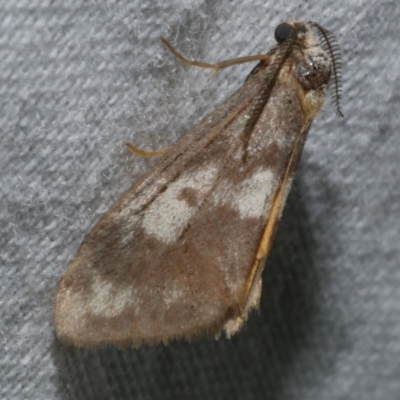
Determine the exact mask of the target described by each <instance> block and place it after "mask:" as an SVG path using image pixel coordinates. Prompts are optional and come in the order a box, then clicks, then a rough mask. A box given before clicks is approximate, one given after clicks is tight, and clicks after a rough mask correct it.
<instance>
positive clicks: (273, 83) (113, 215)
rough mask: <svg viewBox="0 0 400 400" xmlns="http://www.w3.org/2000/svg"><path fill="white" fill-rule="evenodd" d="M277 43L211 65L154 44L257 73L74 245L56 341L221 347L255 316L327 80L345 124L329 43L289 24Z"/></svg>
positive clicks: (333, 45) (336, 59) (333, 47)
mask: <svg viewBox="0 0 400 400" xmlns="http://www.w3.org/2000/svg"><path fill="white" fill-rule="evenodd" d="M312 28H314V29H315V30H316V31H317V33H318V35H319V37H320V40H321V45H320V44H319V43H318V41H317V40H316V38H315V36H314V34H313V32H312ZM275 38H276V40H277V42H278V43H277V45H275V47H273V48H272V49H271V50H270V51H269V52H268V53H267V54H261V55H257V56H250V57H243V58H239V59H236V60H231V61H225V62H221V63H218V64H207V63H203V62H199V61H189V60H187V59H185V58H184V57H183V56H181V55H180V54H179V53H177V52H176V51H175V50H174V49H173V48H172V46H171V45H170V44H169V43H168V42H166V40H165V39H163V41H164V43H165V44H166V45H167V47H168V48H169V49H170V50H171V51H172V53H173V54H174V55H175V56H177V57H178V58H179V59H180V60H182V61H183V62H184V63H186V64H189V65H197V66H200V67H204V68H213V69H214V70H215V71H217V70H218V69H220V68H225V67H227V66H229V65H234V64H238V63H242V62H248V61H254V60H259V63H258V65H257V66H256V67H255V68H254V69H253V71H252V72H251V73H250V75H249V76H248V78H247V80H246V81H245V83H244V84H243V86H242V87H241V88H240V89H238V90H237V91H236V92H235V93H234V94H232V95H231V96H230V97H229V98H228V99H227V100H225V101H224V102H223V103H222V104H220V105H219V106H218V107H217V108H216V109H215V110H214V111H212V112H211V113H210V114H209V115H207V116H206V117H204V118H203V119H202V120H201V121H200V122H199V123H198V124H197V125H195V126H194V127H193V128H192V129H191V130H190V131H189V133H188V134H187V135H186V136H184V137H183V138H182V139H181V140H180V141H179V142H178V143H177V144H176V145H175V146H174V147H172V148H170V149H168V151H167V152H166V154H165V155H164V156H163V158H162V159H161V160H160V161H159V162H158V164H156V165H155V166H154V167H153V168H152V169H151V170H150V171H149V172H148V173H147V174H146V175H145V176H144V177H143V178H142V179H141V180H140V181H139V182H138V183H137V184H136V185H134V186H133V187H132V188H131V189H129V190H128V191H127V192H126V193H125V194H124V195H123V196H122V198H121V199H120V200H119V201H118V202H117V203H116V204H115V205H114V206H113V207H112V208H111V209H110V210H109V211H108V212H107V214H106V215H104V216H103V218H102V219H101V220H100V221H99V222H98V223H97V225H96V226H95V228H94V229H93V230H92V231H91V233H90V234H89V235H88V236H87V237H86V239H85V240H84V241H83V243H82V245H81V247H80V249H79V251H78V253H77V255H76V257H75V259H74V260H73V262H72V264H71V265H70V266H69V268H68V270H67V272H66V273H65V275H64V277H63V278H62V280H61V282H60V284H59V287H58V292H57V296H56V304H55V321H56V328H57V334H58V337H59V338H61V339H63V340H66V341H67V342H70V343H73V344H75V345H77V346H94V345H98V344H101V343H113V344H116V345H125V344H133V345H134V346H140V345H141V344H143V343H146V344H153V343H157V342H164V343H167V342H169V341H171V340H172V339H175V338H186V339H190V338H193V337H197V336H199V335H202V334H206V335H212V336H215V337H218V336H219V335H220V333H221V331H222V330H224V331H225V332H226V335H227V336H228V337H230V336H231V335H233V334H234V333H236V332H237V331H238V330H239V329H240V328H241V326H242V324H243V322H244V321H245V320H246V318H247V315H248V313H249V311H250V310H251V309H254V308H257V307H258V305H259V301H260V295H261V273H262V271H263V268H264V262H265V259H266V257H267V255H268V253H269V250H270V248H271V243H272V240H273V237H274V235H275V232H276V230H277V226H278V222H279V219H280V217H281V214H282V209H283V206H284V204H285V201H286V196H287V194H288V191H289V189H290V186H291V182H292V179H293V175H294V173H295V171H296V169H297V164H298V162H299V159H300V155H301V152H302V149H303V145H304V142H305V140H306V136H307V133H308V130H309V128H310V125H311V122H312V120H313V118H314V117H315V115H316V114H317V112H318V111H319V109H320V107H321V105H322V103H323V102H324V99H325V97H326V91H327V88H328V82H329V80H330V79H331V80H332V83H333V85H331V87H332V90H333V100H334V103H335V106H336V111H337V113H338V114H339V115H342V112H341V109H340V104H339V102H340V97H341V88H340V84H341V81H340V80H341V77H340V70H341V63H340V53H339V47H338V44H337V41H336V39H335V37H334V36H333V34H332V33H331V32H329V31H327V30H326V29H324V28H323V27H321V26H320V25H318V24H317V23H315V22H307V23H304V22H300V21H295V20H289V21H287V22H285V23H282V24H280V25H279V26H278V27H277V28H276V31H275ZM324 49H326V51H325V50H324ZM131 147H132V148H133V146H131ZM133 150H135V148H133ZM138 152H140V151H138ZM142 153H143V152H142ZM155 153H156V154H158V153H157V152H155Z"/></svg>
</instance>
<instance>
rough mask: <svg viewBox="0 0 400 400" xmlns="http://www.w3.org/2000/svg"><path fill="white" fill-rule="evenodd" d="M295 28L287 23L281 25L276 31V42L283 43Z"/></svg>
mask: <svg viewBox="0 0 400 400" xmlns="http://www.w3.org/2000/svg"><path fill="white" fill-rule="evenodd" d="M292 31H293V26H292V25H290V24H288V23H287V22H283V23H282V24H279V25H278V26H277V27H276V29H275V40H276V41H277V42H278V43H283V42H284V41H285V40H286V39H287V38H288V37H289V36H290V34H291V33H292Z"/></svg>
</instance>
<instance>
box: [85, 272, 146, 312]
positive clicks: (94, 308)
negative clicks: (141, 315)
mask: <svg viewBox="0 0 400 400" xmlns="http://www.w3.org/2000/svg"><path fill="white" fill-rule="evenodd" d="M133 295H134V293H133V285H132V286H131V287H129V288H121V287H118V288H116V287H115V286H114V284H113V283H112V282H111V281H108V280H104V279H102V278H100V277H99V276H95V277H94V282H93V283H92V296H90V301H89V303H88V308H89V309H90V311H91V312H92V313H93V314H95V315H98V316H102V317H106V318H111V317H116V316H117V315H119V314H121V313H122V312H123V311H124V309H125V308H126V307H127V306H132V305H133V304H132V303H133V302H135V299H134V296H133ZM136 306H138V304H136ZM134 308H136V307H134ZM136 311H137V310H136Z"/></svg>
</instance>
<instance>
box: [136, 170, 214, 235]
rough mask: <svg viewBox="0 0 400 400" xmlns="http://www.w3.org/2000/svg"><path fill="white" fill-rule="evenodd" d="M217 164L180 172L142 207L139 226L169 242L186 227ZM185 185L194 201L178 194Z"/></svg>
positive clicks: (209, 186)
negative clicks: (192, 194)
mask: <svg viewBox="0 0 400 400" xmlns="http://www.w3.org/2000/svg"><path fill="white" fill-rule="evenodd" d="M217 172H218V168H217V167H216V166H214V165H208V166H204V167H202V168H200V169H198V170H196V171H194V172H192V173H183V174H182V175H181V176H180V177H179V178H178V179H177V180H176V181H175V182H172V183H171V184H170V185H169V186H168V188H167V189H166V190H165V192H163V193H162V194H160V195H159V196H158V197H157V198H156V199H155V200H154V202H153V203H152V204H151V205H150V206H149V207H148V208H146V211H145V214H144V216H143V220H142V227H143V228H144V230H145V231H146V233H147V234H149V235H152V236H154V237H156V238H157V239H159V240H161V241H163V242H165V243H173V242H174V241H175V240H176V239H178V237H179V236H180V235H181V233H182V231H183V230H184V229H185V228H186V226H187V224H188V222H189V220H190V219H191V218H192V216H193V215H194V214H195V213H196V211H197V209H198V207H199V205H200V204H201V203H202V202H203V201H204V199H205V198H206V197H207V195H208V193H209V191H210V189H211V188H212V184H213V182H214V180H215V178H216V176H217ZM185 189H193V190H194V191H195V192H196V204H193V205H192V204H190V203H189V202H188V201H187V200H186V199H185V198H183V197H182V192H183V191H184V190H185Z"/></svg>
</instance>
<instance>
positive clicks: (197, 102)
mask: <svg viewBox="0 0 400 400" xmlns="http://www.w3.org/2000/svg"><path fill="white" fill-rule="evenodd" d="M289 17H296V18H298V19H304V20H315V21H317V22H319V23H320V24H321V25H323V26H324V27H326V28H327V29H330V30H332V31H333V32H334V33H335V34H336V36H337V38H338V40H339V43H340V44H341V48H342V53H343V83H344V84H343V110H344V113H345V118H344V119H339V118H338V117H336V115H335V112H334V109H333V107H332V106H331V105H330V104H329V101H328V102H327V103H326V104H325V106H324V108H323V110H322V112H321V113H320V114H319V116H318V117H317V119H316V121H315V123H314V124H313V127H312V129H311V132H310V135H309V139H308V142H307V144H306V148H305V151H304V154H303V157H302V161H301V165H300V168H299V171H298V174H297V177H296V180H295V182H294V187H293V190H292V192H291V194H290V196H289V199H288V203H287V206H286V209H285V212H284V216H283V220H282V222H281V226H280V228H279V233H278V235H277V238H276V240H275V243H274V246H273V251H272V254H271V256H270V258H269V259H268V262H267V267H266V270H265V271H264V285H263V295H262V300H261V308H260V311H259V312H258V313H253V314H252V315H251V316H250V318H249V320H248V323H247V324H246V325H245V326H244V328H243V330H242V331H241V332H240V333H239V334H238V335H236V336H235V337H234V338H232V339H230V340H227V339H225V338H222V339H220V340H219V341H213V340H206V339H203V340H198V341H195V342H192V343H188V342H183V341H178V342H175V343H172V344H171V345H170V346H169V347H165V346H163V345H158V346H154V347H145V348H141V349H139V350H135V349H131V348H128V349H124V350H120V349H116V348H113V347H107V348H102V349H98V350H91V351H88V350H82V349H76V348H73V347H70V346H66V345H64V344H62V343H59V342H58V341H57V340H56V339H55V335H54V323H53V319H52V307H53V300H54V295H55V291H56V285H57V282H58V281H59V279H60V277H61V275H62V273H63V272H64V271H65V270H66V268H67V266H68V263H69V262H70V261H71V260H72V258H73V256H74V254H75V252H76V250H77V248H78V246H79V244H80V242H81V241H82V239H83V238H84V236H85V234H87V233H88V232H89V231H90V229H91V227H93V225H94V224H95V222H96V221H97V220H98V219H99V217H100V216H101V215H102V214H103V213H104V212H105V211H106V210H107V209H108V208H109V206H110V205H111V204H112V203H114V202H115V201H116V200H117V199H118V198H119V196H120V195H121V194H122V193H123V192H124V191H125V190H126V189H127V188H128V187H130V186H131V185H132V183H133V182H134V181H135V180H136V179H137V178H138V177H139V176H140V175H142V174H143V173H144V172H145V171H146V169H148V167H149V166H150V165H151V164H152V163H153V162H154V161H152V160H144V159H141V158H140V157H138V156H135V155H132V154H130V153H129V152H128V151H127V149H126V148H125V146H124V143H125V142H127V141H131V142H133V143H134V144H135V145H137V146H139V147H142V148H147V149H158V148H160V147H163V146H166V145H169V144H173V143H174V142H175V141H176V140H177V139H178V138H180V137H181V136H182V135H183V134H184V133H185V131H187V130H188V129H189V128H190V127H191V126H192V125H193V124H194V123H195V122H196V121H198V120H199V118H200V117H202V116H203V115H205V113H207V112H209V111H211V110H212V109H213V108H214V107H215V105H216V104H218V103H219V102H220V101H222V100H223V99H224V98H225V97H227V95H228V94H230V93H231V92H232V91H233V90H235V89H236V88H237V87H238V86H240V84H241V83H242V81H243V80H244V78H245V76H246V74H247V73H248V72H249V71H250V70H251V69H252V67H253V64H251V65H243V66H237V67H232V68H229V69H228V70H226V71H222V72H220V73H219V74H218V75H217V76H216V77H215V78H214V79H213V80H212V81H211V82H210V83H208V82H207V79H208V77H209V72H207V71H204V70H201V69H198V68H187V67H184V66H182V65H181V64H180V63H179V62H178V61H177V60H176V59H174V58H173V57H172V56H171V55H170V54H169V53H168V52H167V50H166V49H165V48H164V47H163V46H162V45H161V43H160V42H159V40H158V37H159V36H160V35H164V36H166V37H167V38H169V39H170V40H171V41H172V42H173V43H174V45H175V46H176V47H177V48H178V49H179V50H180V51H182V52H183V53H184V54H186V55H187V56H189V57H195V58H197V59H201V60H205V61H217V60H223V59H228V58H233V57H236V56H239V55H248V54H255V53H260V52H266V51H267V50H268V49H269V48H270V47H271V45H272V44H273V43H274V39H273V32H274V29H275V27H276V25H277V24H278V23H279V22H282V21H284V20H286V19H287V18H289ZM399 18H400V6H399V5H398V3H397V2H394V1H381V2H379V1H378V2H373V1H366V0H365V1H364V0H357V1H356V0H353V1H350V2H349V1H342V0H336V1H333V0H318V1H317V0H310V1H305V2H302V1H300V2H295V1H276V0H275V1H272V0H257V1H247V0H242V1H238V0H231V1H228V0H222V1H217V2H216V1H211V0H208V1H207V0H188V1H182V0H170V1H151V0H141V1H139V0H131V1H129V0H121V1H106V0H104V1H95V0H53V1H50V0H47V1H46V0H30V1H28V0H18V1H15V2H14V1H10V0H0V21H1V22H0V80H1V84H0V92H1V95H0V102H1V107H0V121H1V124H0V130H1V134H0V138H1V146H0V193H1V208H0V263H1V280H0V338H1V346H0V398H1V399H8V400H13V399H84V400H90V399H96V400H98V399H140V400H147V399H241V400H244V399H252V400H254V399H273V400H275V399H276V400H278V399H279V400H280V399H285V400H286V399H296V400H303V399H319V400H321V399H322V400H324V399H364V400H368V399H371V400H372V399H385V400H391V399H400V361H399V360H400V268H399V261H400V243H399V239H400V223H399V222H400V221H399V217H400V185H399V176H400V173H399V171H400V157H399V150H400V135H399V126H400V112H399V106H400V96H399V93H400V83H399V82H400V80H399V76H400V68H399V60H400V52H399V43H400V39H399V37H400V26H399V23H398V21H399Z"/></svg>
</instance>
